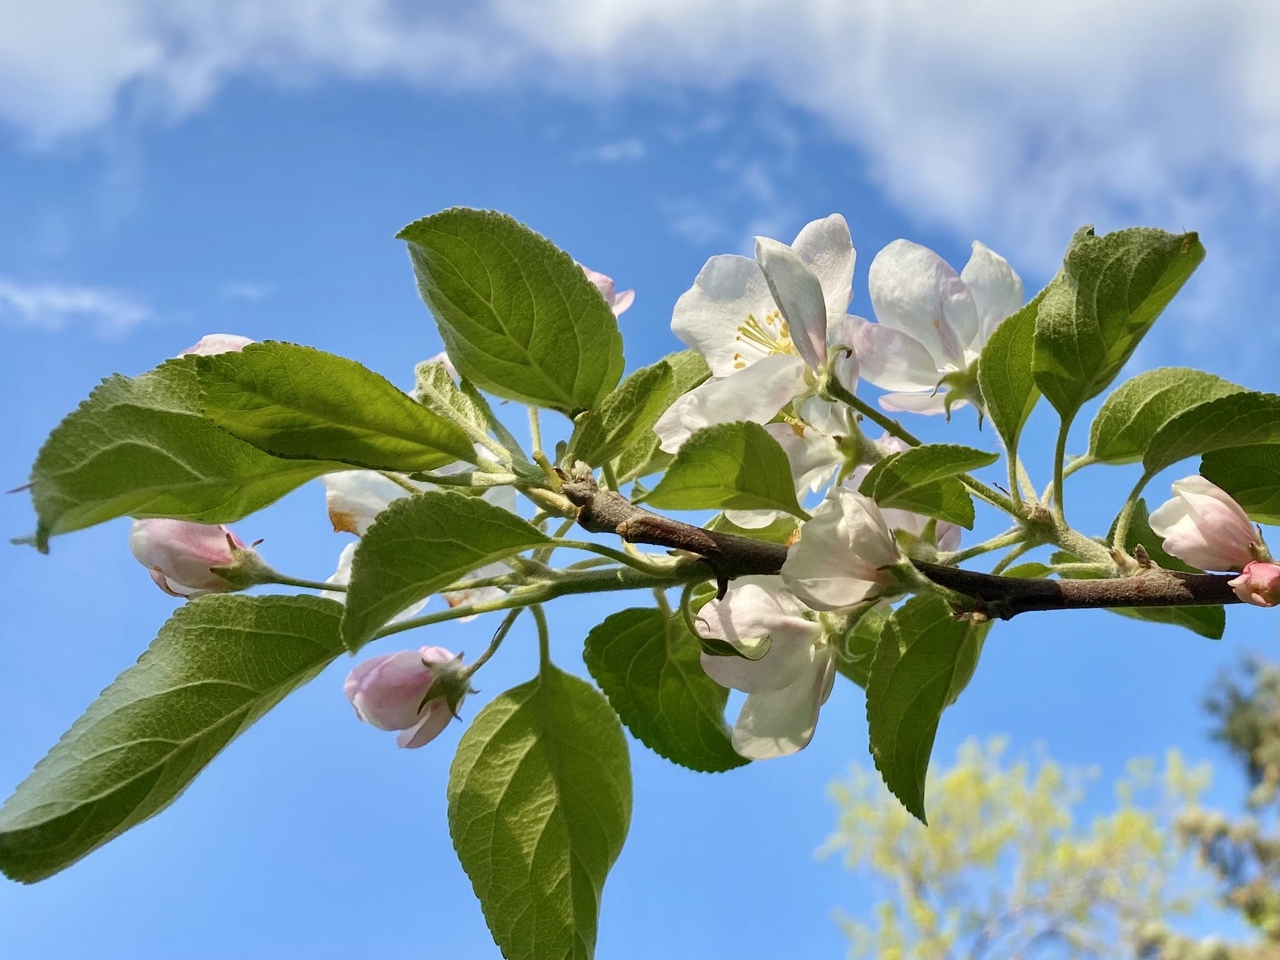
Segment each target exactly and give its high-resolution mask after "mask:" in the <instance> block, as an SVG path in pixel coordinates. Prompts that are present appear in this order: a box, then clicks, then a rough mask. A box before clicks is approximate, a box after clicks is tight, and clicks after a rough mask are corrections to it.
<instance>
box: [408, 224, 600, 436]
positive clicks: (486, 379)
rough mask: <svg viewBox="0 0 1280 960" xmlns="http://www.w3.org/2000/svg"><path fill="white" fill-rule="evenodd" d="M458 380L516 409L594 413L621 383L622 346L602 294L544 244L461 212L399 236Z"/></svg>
mask: <svg viewBox="0 0 1280 960" xmlns="http://www.w3.org/2000/svg"><path fill="white" fill-rule="evenodd" d="M397 238H398V239H400V240H404V241H405V242H406V243H407V244H408V246H409V259H410V260H411V261H412V263H413V272H414V274H415V275H416V276H417V279H418V290H419V292H420V293H421V294H422V299H423V301H424V302H425V303H426V304H427V306H428V307H429V308H430V309H431V312H432V313H433V314H434V315H435V318H436V323H437V325H438V326H439V328H440V336H441V337H442V338H443V339H444V343H445V349H446V350H447V351H448V353H449V358H450V359H451V360H452V361H453V363H454V365H455V366H456V367H457V368H458V371H459V372H460V373H461V374H462V375H463V376H464V377H466V378H467V379H468V380H470V381H471V382H472V383H474V384H475V385H476V386H478V387H480V388H481V389H483V390H487V391H489V392H490V393H492V394H494V395H495V396H499V397H505V398H507V399H508V400H519V401H521V402H524V403H532V404H536V405H538V406H543V407H551V408H553V409H557V410H563V411H565V412H567V413H572V412H576V411H579V410H590V409H592V408H594V407H595V406H596V404H597V403H598V402H599V401H600V400H601V399H602V398H603V397H604V396H605V395H606V394H607V393H608V392H609V391H610V390H612V389H613V388H614V386H615V385H616V384H617V382H618V379H619V378H620V377H621V376H622V370H623V366H624V364H623V358H622V336H621V334H619V333H618V322H617V320H616V318H615V317H614V315H613V311H612V310H610V309H609V305H608V304H607V303H605V300H604V298H603V297H602V296H601V295H600V291H599V290H597V289H596V288H595V286H594V285H593V284H592V283H591V281H590V280H588V279H587V278H586V275H585V274H583V272H582V270H581V269H580V268H579V267H578V265H577V264H576V263H574V262H573V258H572V257H570V256H569V255H568V254H567V253H565V252H564V251H562V250H560V249H558V248H557V247H556V246H555V245H554V244H552V243H551V242H550V241H549V240H547V239H546V238H545V237H541V236H539V235H538V234H536V233H534V232H533V231H532V230H530V229H529V228H528V227H526V226H524V225H523V224H520V223H517V222H516V221H515V220H513V219H511V218H510V217H508V216H506V215H504V214H501V213H497V212H495V211H492V210H468V209H463V208H460V207H455V208H454V209H452V210H445V211H444V212H442V213H437V214H435V215H434V216H430V217H425V218H424V219H422V220H417V221H415V222H413V223H411V224H409V225H408V226H407V227H405V228H404V229H403V230H401V231H400V233H398V234H397Z"/></svg>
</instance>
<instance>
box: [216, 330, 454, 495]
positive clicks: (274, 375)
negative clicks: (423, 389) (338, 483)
mask: <svg viewBox="0 0 1280 960" xmlns="http://www.w3.org/2000/svg"><path fill="white" fill-rule="evenodd" d="M198 369H199V381H200V400H201V403H202V405H203V408H204V413H205V416H207V417H208V418H209V419H210V420H212V421H213V422H214V423H216V424H217V425H218V426H220V427H222V429H224V430H226V431H227V432H228V433H230V434H231V435H232V436H235V437H238V438H239V439H241V440H244V441H246V442H247V443H252V444H253V445H254V446H255V447H259V448H260V449H262V450H265V451H267V452H268V453H271V454H274V455H275V456H278V457H287V458H295V457H303V458H320V459H326V460H339V461H341V462H343V463H351V464H355V465H357V466H361V467H368V468H369V469H371V470H401V471H406V472H407V471H413V470H434V469H435V468H437V467H443V466H444V465H446V464H449V463H453V462H454V461H455V460H467V461H472V460H474V458H475V453H474V451H473V449H472V444H471V441H470V440H469V439H468V438H467V435H466V434H465V433H463V432H462V430H460V429H459V428H458V427H457V425H456V424H454V423H451V422H449V421H448V420H445V419H444V418H442V417H441V416H440V415H439V414H437V413H435V412H434V411H432V410H430V409H428V408H427V407H424V406H423V405H422V404H420V403H417V402H415V401H414V399H413V398H412V397H410V396H408V395H407V394H405V393H403V392H401V391H400V390H399V389H398V388H397V387H396V386H395V384H393V383H391V382H390V381H389V380H387V379H386V378H384V377H381V376H379V375H378V374H376V373H374V372H373V371H372V370H369V369H367V368H365V367H363V366H361V365H360V364H358V363H356V362H355V361H354V360H348V359H347V358H346V357H339V356H336V355H335V354H332V353H325V352H323V351H321V350H315V349H312V348H311V347H300V346H298V345H297V344H292V343H252V344H250V345H249V346H247V347H245V348H244V350H242V351H239V352H236V353H220V354H217V355H215V356H211V357H200V358H198Z"/></svg>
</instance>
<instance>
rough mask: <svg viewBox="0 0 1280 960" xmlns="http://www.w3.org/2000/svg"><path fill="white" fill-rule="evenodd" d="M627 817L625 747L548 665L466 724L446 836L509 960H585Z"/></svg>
mask: <svg viewBox="0 0 1280 960" xmlns="http://www.w3.org/2000/svg"><path fill="white" fill-rule="evenodd" d="M630 823H631V764H630V761H629V760H628V757H627V742H626V738H625V737H624V736H623V734H622V727H621V725H619V723H618V718H617V717H616V716H614V713H613V710H612V709H611V708H610V707H609V703H608V701H607V700H605V698H604V697H602V696H601V695H600V694H599V693H597V692H596V691H595V690H594V689H593V688H592V687H591V686H589V685H588V684H586V683H584V682H583V681H581V680H579V679H578V678H577V677H574V676H570V675H569V674H567V673H562V672H561V671H559V670H557V669H556V668H555V667H552V666H546V667H544V668H543V670H542V672H541V673H540V675H539V676H538V677H537V678H536V679H534V680H531V681H529V682H528V683H524V684H521V685H520V686H518V687H515V688H514V689H512V690H508V691H507V692H506V693H504V694H502V695H500V696H499V697H497V698H496V699H494V700H493V701H492V702H491V703H490V704H489V705H488V706H486V707H485V708H484V709H483V710H481V711H480V713H479V715H477V716H476V718H475V719H474V720H473V721H471V725H470V726H469V727H468V728H467V731H466V733H464V734H463V735H462V741H461V742H460V743H459V744H458V752H457V755H456V756H455V757H454V760H453V768H452V769H451V770H450V772H449V832H450V834H451V835H452V836H453V845H454V848H455V849H456V850H457V852H458V858H459V859H460V860H461V861H462V867H463V869H464V870H466V872H467V876H469V877H470V878H471V885H472V887H473V888H474V889H475V892H476V896H477V897H479V898H480V906H481V907H482V909H483V910H484V916H485V920H486V921H488V924H489V930H490V932H492V934H493V939H494V940H495V941H496V942H497V944H498V946H499V948H500V949H501V950H502V954H503V956H504V957H507V958H508V960H546V958H551V957H555V958H556V960H561V958H572V960H589V958H590V957H591V956H592V955H593V954H594V952H595V941H596V929H597V923H598V919H599V910H600V898H601V894H602V892H603V890H604V882H605V877H606V876H607V874H608V872H609V868H610V867H611V866H613V862H614V861H615V860H617V858H618V854H619V853H620V852H621V850H622V844H623V841H624V840H625V839H626V836H627V828H628V827H629V825H630Z"/></svg>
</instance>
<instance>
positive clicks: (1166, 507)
mask: <svg viewBox="0 0 1280 960" xmlns="http://www.w3.org/2000/svg"><path fill="white" fill-rule="evenodd" d="M1173 492H1174V498H1173V499H1172V500H1168V501H1166V502H1165V503H1163V504H1162V505H1161V506H1160V508H1159V509H1158V510H1156V511H1155V512H1153V513H1152V514H1151V518H1150V523H1151V529H1152V530H1153V531H1154V532H1155V534H1156V536H1158V537H1161V538H1163V539H1164V549H1165V552H1166V553H1169V554H1172V555H1173V556H1175V557H1177V558H1178V559H1179V560H1182V561H1184V562H1185V563H1189V564H1191V565H1192V566H1193V567H1199V568H1200V569H1201V570H1243V569H1244V568H1245V565H1246V564H1248V563H1250V562H1251V561H1253V560H1255V559H1257V556H1256V552H1257V551H1258V550H1259V549H1261V543H1260V542H1259V539H1258V532H1257V530H1256V529H1254V526H1253V524H1252V523H1251V522H1250V520H1249V516H1248V514H1246V513H1245V512H1244V510H1243V509H1241V507H1240V504H1238V503H1236V502H1235V500H1233V499H1232V498H1231V495H1230V494H1229V493H1227V492H1226V491H1225V490H1223V489H1221V488H1220V487H1217V486H1215V485H1214V484H1212V483H1210V482H1209V481H1208V480H1206V479H1205V478H1204V477H1200V476H1194V477H1185V478H1184V479H1182V480H1178V481H1176V482H1175V483H1174V484H1173Z"/></svg>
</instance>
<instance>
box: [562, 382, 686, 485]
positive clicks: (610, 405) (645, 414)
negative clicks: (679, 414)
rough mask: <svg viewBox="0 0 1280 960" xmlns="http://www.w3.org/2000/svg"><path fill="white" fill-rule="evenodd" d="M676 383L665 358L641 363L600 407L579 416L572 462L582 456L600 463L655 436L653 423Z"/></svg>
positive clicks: (571, 449)
mask: <svg viewBox="0 0 1280 960" xmlns="http://www.w3.org/2000/svg"><path fill="white" fill-rule="evenodd" d="M674 383H675V375H674V374H673V373H672V371H671V365H670V364H669V363H667V362H666V361H665V360H659V361H658V362H657V363H655V364H653V365H652V366H649V367H641V368H640V369H639V370H637V371H636V372H635V373H633V374H631V376H629V377H627V379H625V380H623V381H622V383H621V384H620V385H619V386H618V389H616V390H614V391H613V393H611V394H609V395H608V396H607V397H605V398H604V400H602V401H601V402H600V405H599V407H597V408H596V409H595V410H590V411H588V412H586V413H584V414H582V415H581V416H580V417H579V418H578V422H577V424H576V425H575V426H574V431H573V436H572V437H571V438H570V440H569V453H568V457H567V461H568V463H569V464H572V463H573V461H575V460H582V461H584V462H585V463H587V464H589V465H591V466H593V467H598V466H600V465H601V464H603V463H608V462H609V461H610V460H612V459H613V458H614V457H617V456H619V455H620V454H622V453H623V452H624V451H626V450H627V449H628V448H629V447H631V446H633V445H635V444H637V443H644V442H646V441H647V440H648V439H649V438H650V437H651V436H653V425H654V424H655V423H657V422H658V418H659V417H660V416H662V414H663V413H665V412H666V409H667V407H668V406H669V405H670V404H669V397H670V394H671V388H672V386H673V385H674Z"/></svg>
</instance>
